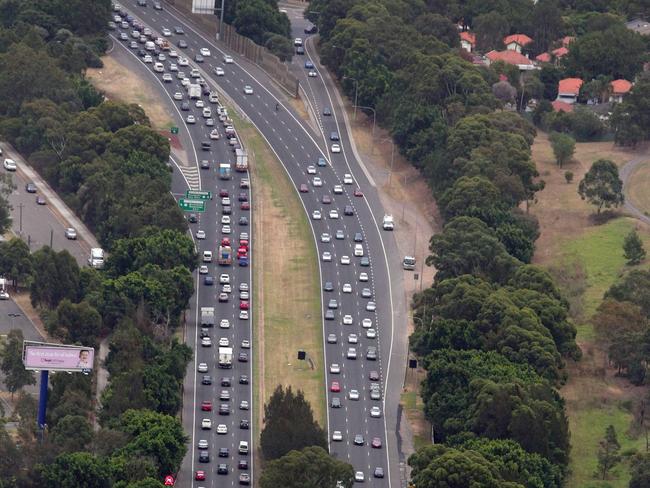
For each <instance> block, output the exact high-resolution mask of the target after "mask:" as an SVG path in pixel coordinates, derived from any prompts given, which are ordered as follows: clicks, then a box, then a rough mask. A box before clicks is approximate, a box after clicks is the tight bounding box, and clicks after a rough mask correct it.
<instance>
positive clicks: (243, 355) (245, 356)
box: [238, 352, 248, 363]
mask: <svg viewBox="0 0 650 488" xmlns="http://www.w3.org/2000/svg"><path fill="white" fill-rule="evenodd" d="M238 361H239V362H240V363H247V362H248V354H246V353H245V352H240V353H239V358H238Z"/></svg>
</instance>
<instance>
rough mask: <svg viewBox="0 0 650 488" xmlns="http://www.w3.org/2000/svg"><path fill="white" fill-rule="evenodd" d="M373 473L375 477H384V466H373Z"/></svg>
mask: <svg viewBox="0 0 650 488" xmlns="http://www.w3.org/2000/svg"><path fill="white" fill-rule="evenodd" d="M374 474H375V478H383V477H384V468H380V467H379V466H377V467H376V468H375V473H374Z"/></svg>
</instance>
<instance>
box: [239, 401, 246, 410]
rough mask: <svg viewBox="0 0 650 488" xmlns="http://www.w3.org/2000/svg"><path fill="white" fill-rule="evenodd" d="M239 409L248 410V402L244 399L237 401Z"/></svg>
mask: <svg viewBox="0 0 650 488" xmlns="http://www.w3.org/2000/svg"><path fill="white" fill-rule="evenodd" d="M239 410H248V402H247V401H246V400H242V401H241V402H239Z"/></svg>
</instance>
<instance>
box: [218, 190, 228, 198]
mask: <svg viewBox="0 0 650 488" xmlns="http://www.w3.org/2000/svg"><path fill="white" fill-rule="evenodd" d="M219 196H220V197H221V198H224V197H227V196H228V190H226V189H225V188H222V189H221V190H219Z"/></svg>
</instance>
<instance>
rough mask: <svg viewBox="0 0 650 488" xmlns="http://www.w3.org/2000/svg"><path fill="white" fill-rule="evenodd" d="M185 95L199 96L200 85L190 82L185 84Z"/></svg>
mask: <svg viewBox="0 0 650 488" xmlns="http://www.w3.org/2000/svg"><path fill="white" fill-rule="evenodd" d="M187 95H188V96H189V97H190V98H201V85H199V84H198V83H190V84H189V85H187Z"/></svg>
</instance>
